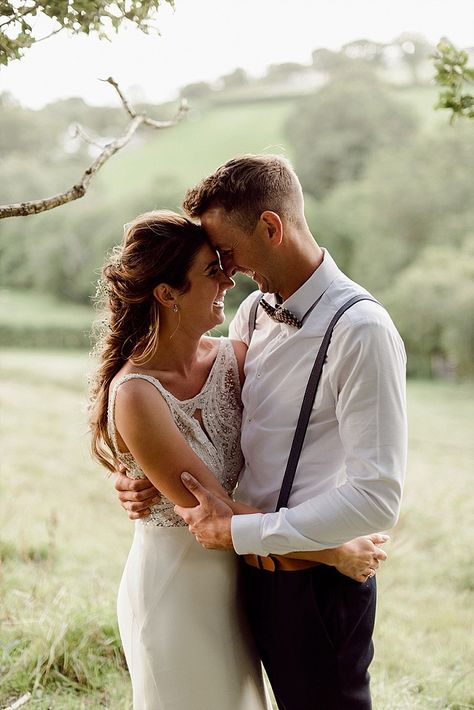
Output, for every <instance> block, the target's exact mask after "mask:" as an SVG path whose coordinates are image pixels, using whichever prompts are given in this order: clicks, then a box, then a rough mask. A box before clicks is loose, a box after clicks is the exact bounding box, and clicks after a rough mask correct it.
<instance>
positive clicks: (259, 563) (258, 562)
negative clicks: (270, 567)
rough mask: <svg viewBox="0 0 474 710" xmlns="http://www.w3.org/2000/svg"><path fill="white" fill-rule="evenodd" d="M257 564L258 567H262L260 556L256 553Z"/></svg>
mask: <svg viewBox="0 0 474 710" xmlns="http://www.w3.org/2000/svg"><path fill="white" fill-rule="evenodd" d="M257 565H258V569H263V562H262V560H261V558H260V555H257Z"/></svg>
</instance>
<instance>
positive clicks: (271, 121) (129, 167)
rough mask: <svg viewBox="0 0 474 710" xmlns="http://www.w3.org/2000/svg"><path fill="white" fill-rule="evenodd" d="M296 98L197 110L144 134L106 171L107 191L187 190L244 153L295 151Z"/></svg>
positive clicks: (102, 179)
mask: <svg viewBox="0 0 474 710" xmlns="http://www.w3.org/2000/svg"><path fill="white" fill-rule="evenodd" d="M293 107H294V101H291V100H288V99H286V100H282V101H271V102H256V103H251V104H241V105H232V106H224V107H222V106H219V107H214V108H213V107H211V108H209V109H207V110H205V111H203V112H199V111H197V110H191V111H190V113H189V114H188V116H187V117H186V118H185V119H184V121H183V122H182V123H180V124H179V125H178V126H176V127H173V128H171V129H170V130H163V131H161V132H159V133H153V130H152V129H148V130H145V129H144V130H143V131H142V133H141V134H140V136H141V139H142V143H141V144H140V145H137V144H135V146H134V147H132V148H131V149H129V150H128V151H125V152H123V153H121V154H120V155H119V156H117V157H116V158H114V159H113V160H112V161H111V162H110V163H108V164H107V165H106V166H105V167H104V169H103V170H102V172H101V175H100V182H101V185H102V187H103V190H104V193H105V196H106V197H108V196H110V197H111V198H113V199H114V200H116V199H117V197H119V196H121V195H124V196H126V195H129V194H130V192H131V191H136V190H137V189H138V188H139V186H143V188H146V189H149V188H150V186H151V185H154V184H156V185H159V186H160V187H166V189H167V191H170V190H173V188H176V191H177V192H181V191H182V190H183V189H184V188H185V187H187V186H190V185H193V184H194V183H196V182H197V181H198V180H199V179H200V178H202V177H204V176H205V175H206V174H208V173H209V172H212V170H214V169H215V168H216V167H217V165H219V164H220V163H222V162H225V161H226V160H227V159H228V158H231V157H232V156H233V155H237V154H239V153H258V152H271V151H274V152H279V153H280V152H282V151H284V152H285V153H289V150H288V145H287V144H286V143H285V141H284V138H283V125H284V123H285V120H286V119H287V116H288V114H289V113H290V112H291V110H292V109H293Z"/></svg>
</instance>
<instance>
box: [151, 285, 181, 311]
mask: <svg viewBox="0 0 474 710" xmlns="http://www.w3.org/2000/svg"><path fill="white" fill-rule="evenodd" d="M153 295H154V297H155V298H156V300H157V301H158V303H159V304H160V305H161V306H164V307H165V308H173V306H174V305H175V303H176V296H175V291H174V289H173V288H172V287H171V286H168V284H158V286H155V288H154V289H153Z"/></svg>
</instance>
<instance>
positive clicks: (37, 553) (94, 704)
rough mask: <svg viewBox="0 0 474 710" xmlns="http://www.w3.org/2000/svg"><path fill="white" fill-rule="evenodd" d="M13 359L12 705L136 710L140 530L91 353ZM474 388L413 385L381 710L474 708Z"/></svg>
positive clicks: (377, 706)
mask: <svg viewBox="0 0 474 710" xmlns="http://www.w3.org/2000/svg"><path fill="white" fill-rule="evenodd" d="M0 363H1V368H2V384H1V399H2V403H1V406H2V418H1V446H2V475H1V479H0V516H1V520H2V527H1V531H0V558H1V566H0V626H1V630H0V688H1V689H0V707H1V708H4V707H6V706H8V704H9V703H10V702H12V701H13V700H14V699H15V698H17V697H19V696H21V695H22V694H23V693H26V692H32V694H33V695H32V698H31V700H30V701H29V702H28V704H27V705H26V707H27V708H28V710H29V709H30V708H32V709H33V708H34V709H35V710H46V709H47V708H53V709H54V710H72V709H74V710H80V709H81V710H83V709H84V710H85V709H88V710H89V709H90V710H92V709H94V710H95V709H97V708H109V709H110V710H128V709H129V708H130V691H129V683H128V678H127V674H126V670H125V668H124V665H123V660H122V657H121V653H120V644H119V639H118V635H117V629H116V624H115V594H116V589H117V586H118V582H119V578H120V574H121V569H122V566H123V564H124V561H125V557H126V554H127V550H128V547H129V544H130V541H131V537H132V527H131V525H130V523H129V522H128V520H127V519H126V517H125V515H124V514H123V512H122V511H121V509H120V508H119V506H118V505H117V503H116V502H115V495H114V492H113V489H112V482H111V481H110V480H108V479H107V477H106V475H105V474H104V472H103V471H102V470H101V469H99V468H98V467H97V466H96V465H95V464H93V463H92V461H91V460H90V458H89V454H88V436H87V431H86V428H87V427H86V415H85V391H86V372H87V369H88V367H89V360H88V357H87V355H86V354H85V353H77V352H41V351H38V352H36V353H28V352H26V351H15V350H8V351H7V350H3V351H0ZM473 395H474V385H472V384H463V385H456V384H449V383H432V382H412V383H410V386H409V414H410V458H409V471H408V479H407V487H406V496H405V502H404V506H403V513H402V516H401V519H400V522H399V524H398V526H397V528H396V530H394V531H393V533H392V542H391V543H390V545H389V549H388V552H389V554H390V561H389V562H388V563H387V564H386V566H385V568H384V569H383V570H382V571H381V572H380V573H379V575H378V581H379V590H380V591H379V608H378V621H377V632H376V660H375V662H374V664H373V666H372V677H373V693H374V710H415V709H416V710H418V709H420V710H443V709H445V710H447V709H448V708H449V709H450V710H466V709H469V708H471V709H474V668H473V661H474V635H473V633H472V630H473V628H474V604H473V601H474V564H473V562H474V559H473V558H474V553H473V540H474V536H473V520H474V498H473V496H472V483H471V482H472V471H473V470H474V466H473V464H474V445H473V443H472V421H473V415H474V396H473ZM210 710H213V709H210ZM219 710H220V709H219ZM222 710H224V709H222Z"/></svg>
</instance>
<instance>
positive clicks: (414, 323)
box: [315, 125, 474, 375]
mask: <svg viewBox="0 0 474 710" xmlns="http://www.w3.org/2000/svg"><path fill="white" fill-rule="evenodd" d="M473 161H474V144H473V142H472V140H471V133H470V126H465V125H458V126H456V127H454V128H449V127H446V126H443V127H442V130H439V131H436V133H433V134H431V133H421V134H420V135H418V136H415V137H414V138H413V139H412V140H411V141H409V142H408V143H407V144H406V145H405V146H404V147H403V148H401V149H400V148H399V147H398V146H387V147H385V148H384V149H383V150H379V151H378V152H377V153H375V154H374V155H373V157H372V159H371V160H370V162H369V164H368V166H367V169H366V172H365V175H364V177H363V179H361V180H359V181H358V182H353V183H343V184H341V185H339V186H338V187H337V188H335V189H334V190H333V191H332V192H331V193H330V194H328V195H327V196H326V198H325V199H324V200H323V201H322V202H320V203H319V209H318V210H317V213H316V220H315V225H316V229H315V233H316V235H317V237H318V241H320V243H322V244H324V245H325V246H327V247H328V248H329V250H330V251H331V253H333V254H334V255H335V256H336V258H337V260H338V263H340V264H341V266H342V267H343V268H344V270H345V271H346V272H347V273H349V274H350V275H351V277H352V278H354V279H355V280H356V281H358V282H359V283H362V284H364V286H366V287H367V288H369V289H370V290H372V291H373V292H374V293H375V294H376V295H377V297H379V298H380V300H381V301H382V302H383V303H384V304H385V305H386V306H387V307H388V309H389V312H390V313H391V314H392V315H393V317H394V319H395V321H396V324H397V326H398V327H399V329H400V331H401V334H402V337H403V338H404V339H405V341H406V345H407V349H408V353H409V371H410V373H411V374H425V375H430V374H443V369H446V368H448V367H451V369H452V370H453V371H455V372H456V373H457V374H458V375H462V374H471V373H472V371H473V369H472V362H474V342H473V339H472V337H471V335H470V333H471V330H472V328H471V326H470V325H469V323H470V320H469V319H470V318H471V314H472V312H473V311H474V293H473V282H474V274H473V273H472V263H473V259H472V235H473V233H474V205H473V204H472V199H471V192H472V187H471V173H472V163H473ZM436 262H438V263H437V265H436ZM459 262H462V263H459ZM425 280H426V283H425ZM435 360H437V361H439V363H438V364H439V365H440V366H439V367H438V366H436V367H434V365H435ZM443 363H444V365H443Z"/></svg>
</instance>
